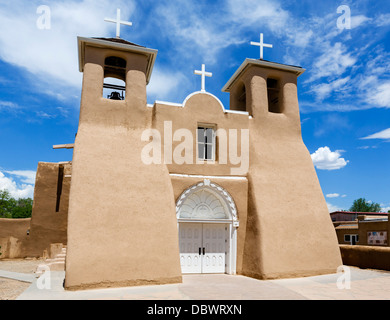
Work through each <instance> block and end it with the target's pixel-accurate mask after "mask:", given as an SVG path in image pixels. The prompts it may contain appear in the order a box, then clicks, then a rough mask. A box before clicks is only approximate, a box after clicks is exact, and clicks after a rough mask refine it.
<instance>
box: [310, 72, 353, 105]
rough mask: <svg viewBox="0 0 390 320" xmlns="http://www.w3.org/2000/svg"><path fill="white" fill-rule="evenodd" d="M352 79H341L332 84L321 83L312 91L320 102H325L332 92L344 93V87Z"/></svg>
mask: <svg viewBox="0 0 390 320" xmlns="http://www.w3.org/2000/svg"><path fill="white" fill-rule="evenodd" d="M350 79H351V77H349V76H348V77H345V78H341V79H337V80H335V81H332V82H328V83H321V84H318V85H315V86H313V88H312V89H311V91H312V92H314V93H315V95H316V97H317V99H318V100H321V101H322V100H324V99H325V98H327V97H328V96H330V95H331V93H332V92H334V91H337V92H341V91H343V88H344V86H345V85H346V84H347V83H348V81H349V80H350Z"/></svg>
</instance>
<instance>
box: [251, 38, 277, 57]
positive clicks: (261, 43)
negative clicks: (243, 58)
mask: <svg viewBox="0 0 390 320" xmlns="http://www.w3.org/2000/svg"><path fill="white" fill-rule="evenodd" d="M251 45H252V46H259V47H260V59H261V60H263V48H264V47H266V48H272V44H266V43H264V42H263V34H262V33H260V42H253V41H251Z"/></svg>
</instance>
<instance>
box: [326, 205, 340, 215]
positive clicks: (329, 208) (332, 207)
mask: <svg viewBox="0 0 390 320" xmlns="http://www.w3.org/2000/svg"><path fill="white" fill-rule="evenodd" d="M326 205H327V206H328V210H329V213H331V212H335V211H341V210H342V209H341V208H340V207H338V206H335V205H333V204H331V203H329V202H327V203H326Z"/></svg>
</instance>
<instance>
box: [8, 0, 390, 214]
mask: <svg viewBox="0 0 390 320" xmlns="http://www.w3.org/2000/svg"><path fill="white" fill-rule="evenodd" d="M41 5H46V6H48V7H49V8H50V28H49V29H42V28H38V26H37V21H38V20H39V18H40V17H41V16H42V11H41V12H39V11H38V12H37V9H38V8H39V7H40V6H41ZM341 5H344V6H347V7H348V8H349V10H350V14H351V20H350V22H351V23H350V26H348V25H346V22H347V20H345V19H342V18H344V17H347V16H345V14H346V11H345V10H344V11H339V12H337V10H338V8H339V7H340V6H341ZM116 8H120V9H121V12H122V19H124V20H128V21H131V22H132V23H133V26H132V27H127V26H125V27H122V28H121V37H122V38H123V39H126V40H128V41H131V42H134V43H137V44H140V45H143V46H147V47H149V48H153V49H157V50H158V55H157V60H156V63H155V66H154V70H153V75H152V78H151V82H150V84H149V86H148V88H147V92H148V103H153V102H154V101H155V100H163V101H169V102H176V103H181V102H183V100H184V99H185V98H186V96H188V95H189V94H190V93H192V92H194V91H198V90H199V89H200V77H199V76H195V75H194V74H193V71H194V70H195V69H197V70H200V68H201V64H202V63H205V64H206V70H207V71H209V72H212V73H213V77H212V78H206V90H207V91H208V92H210V93H212V94H214V95H215V96H217V97H218V98H219V99H220V100H221V101H222V103H223V104H224V106H225V108H226V109H228V108H229V94H228V93H223V92H221V89H222V87H223V86H224V84H225V83H226V82H227V81H228V80H229V78H230V77H231V76H232V75H233V73H234V72H235V71H236V70H237V68H238V67H239V66H240V65H241V63H242V62H243V61H244V60H245V58H254V59H257V58H259V48H258V47H255V46H251V45H250V42H251V41H256V42H258V41H259V37H260V33H263V34H264V41H265V42H266V43H270V44H272V45H273V48H272V49H268V48H265V49H264V59H266V60H270V61H274V62H279V63H285V64H291V65H299V66H302V67H303V68H305V69H306V72H305V73H304V74H303V75H302V76H301V77H299V81H298V91H299V103H300V110H301V122H302V136H303V140H304V142H305V144H306V146H307V148H308V150H309V152H310V154H311V155H312V159H313V162H314V165H315V167H316V170H317V174H318V178H319V181H320V184H321V187H322V190H323V193H324V196H325V198H326V201H327V203H328V207H329V210H330V211H334V210H337V209H348V208H349V207H350V206H351V204H352V202H353V200H354V199H357V198H360V197H364V198H366V199H367V200H369V201H374V202H377V203H380V204H381V206H382V208H383V209H384V210H386V211H387V210H390V192H389V189H390V187H389V181H390V170H389V159H390V143H389V142H390V3H389V2H388V1H386V0H381V1H375V2H373V1H365V0H360V1H343V2H341V1H335V0H329V1H322V0H321V1H308V0H307V1H292V0H286V1H277V0H276V1H274V0H272V1H271V0H243V1H233V0H225V1H179V0H171V1H149V0H142V1H141V0H134V1H128V0H127V1H121V0H110V1H108V0H102V1H91V0H84V1H22V0H15V1H12V2H8V1H7V2H5V1H2V0H0V30H1V31H0V70H1V72H0V137H1V139H0V150H1V153H0V189H1V188H7V189H8V190H9V191H10V192H11V194H12V195H13V196H15V197H24V196H32V192H33V184H34V176H35V171H36V168H37V164H38V162H39V161H47V162H58V161H68V160H71V158H72V151H71V150H53V149H52V146H53V145H55V144H63V143H72V142H73V141H74V137H75V134H76V132H77V126H78V116H79V104H80V93H81V79H82V74H81V73H79V71H78V60H77V41H76V38H77V36H84V37H114V36H115V25H114V24H111V23H107V22H104V18H106V17H108V18H115V17H116ZM338 22H339V25H338ZM340 22H341V25H344V26H346V27H347V28H341V27H340ZM349 27H350V28H349Z"/></svg>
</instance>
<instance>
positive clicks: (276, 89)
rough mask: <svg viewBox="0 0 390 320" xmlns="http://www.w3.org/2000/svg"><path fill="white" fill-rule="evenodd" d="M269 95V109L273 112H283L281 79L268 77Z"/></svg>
mask: <svg viewBox="0 0 390 320" xmlns="http://www.w3.org/2000/svg"><path fill="white" fill-rule="evenodd" d="M267 97H268V111H269V112H271V113H283V110H282V103H281V102H282V99H281V97H280V84H279V80H277V79H273V78H268V79H267Z"/></svg>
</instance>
